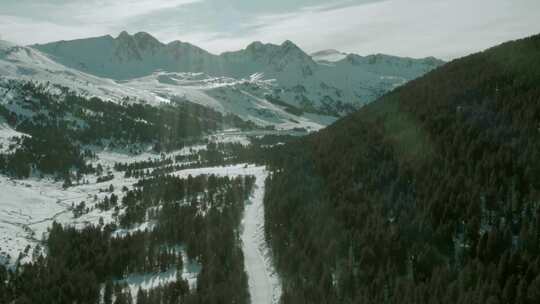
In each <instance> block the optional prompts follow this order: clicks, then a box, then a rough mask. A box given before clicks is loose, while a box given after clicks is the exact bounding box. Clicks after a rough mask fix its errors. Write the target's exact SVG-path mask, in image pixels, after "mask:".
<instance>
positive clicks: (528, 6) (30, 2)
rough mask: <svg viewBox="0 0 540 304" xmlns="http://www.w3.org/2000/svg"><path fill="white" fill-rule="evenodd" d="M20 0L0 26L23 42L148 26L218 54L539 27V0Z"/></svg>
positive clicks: (458, 40)
mask: <svg viewBox="0 0 540 304" xmlns="http://www.w3.org/2000/svg"><path fill="white" fill-rule="evenodd" d="M329 2H330V1H327V0H296V1H293V0H273V1H253V0H114V1H113V0H71V1H68V0H43V1H35V0H18V1H9V2H8V4H6V5H4V4H2V7H1V8H0V34H2V35H3V37H4V39H8V40H12V41H15V42H19V43H34V42H46V41H53V40H60V39H73V38H81V37H88V36H96V35H104V34H116V33H118V32H120V31H121V30H124V29H126V30H128V31H130V32H135V31H147V32H149V33H151V34H153V35H155V36H156V37H157V38H159V39H161V40H163V41H166V42H168V41H172V40H176V39H180V40H183V41H189V42H191V43H193V44H196V45H198V46H200V47H203V48H206V49H208V50H210V51H212V52H214V53H220V52H222V51H226V50H234V49H239V48H243V47H245V46H246V45H247V44H249V43H250V42H252V41H254V40H260V41H264V42H273V43H281V42H282V41H284V40H287V39H289V40H292V41H295V42H296V43H298V44H299V45H300V46H301V47H303V48H304V49H306V50H307V51H317V50H321V49H326V48H335V49H339V50H342V51H345V52H354V53H359V54H371V53H389V54H396V55H402V56H411V57H425V56H432V55H433V56H437V57H441V58H444V59H451V58H455V57H458V56H462V55H465V54H468V53H471V52H475V51H478V50H482V49H484V48H487V47H489V46H492V45H495V44H498V43H500V42H503V41H506V40H510V39H516V38H520V37H524V36H528V35H531V34H535V33H539V32H540V18H538V16H537V15H538V14H537V12H538V11H539V9H540V2H538V0H474V1H470V0H336V1H331V3H329Z"/></svg>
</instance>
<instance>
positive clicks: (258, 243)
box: [242, 168, 281, 304]
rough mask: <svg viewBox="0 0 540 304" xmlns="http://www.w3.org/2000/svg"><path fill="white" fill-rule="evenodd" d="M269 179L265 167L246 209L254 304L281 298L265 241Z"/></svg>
mask: <svg viewBox="0 0 540 304" xmlns="http://www.w3.org/2000/svg"><path fill="white" fill-rule="evenodd" d="M266 176H267V172H266V170H264V168H263V169H262V170H261V172H259V174H256V181H255V190H254V192H253V195H252V198H251V203H250V204H248V205H247V206H246V209H245V211H244V220H243V226H244V227H243V228H244V229H243V231H242V245H243V251H244V263H245V267H246V272H247V273H248V284H249V292H250V295H251V303H253V304H273V303H278V302H279V298H280V296H281V285H280V283H279V279H278V277H277V275H276V273H275V271H274V270H273V266H272V263H271V259H270V254H269V250H268V247H267V245H266V242H265V238H264V205H263V199H264V190H265V188H264V184H265V180H266Z"/></svg>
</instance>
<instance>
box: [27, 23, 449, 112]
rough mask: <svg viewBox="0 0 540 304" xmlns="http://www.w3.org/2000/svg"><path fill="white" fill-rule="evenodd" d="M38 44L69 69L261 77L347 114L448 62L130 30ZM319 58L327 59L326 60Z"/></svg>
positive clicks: (278, 89) (277, 90)
mask: <svg viewBox="0 0 540 304" xmlns="http://www.w3.org/2000/svg"><path fill="white" fill-rule="evenodd" d="M33 47H34V48H36V49H39V50H41V51H42V52H44V53H46V54H48V55H49V56H50V57H51V58H52V59H54V60H56V61H58V62H60V63H62V64H64V65H66V66H69V67H71V68H74V69H78V70H81V71H84V72H87V73H90V74H94V75H97V76H101V77H108V78H112V79H117V80H131V79H135V78H142V77H147V76H149V75H152V74H154V73H156V72H159V71H163V72H169V73H204V74H206V75H209V76H211V77H229V78H235V79H249V78H250V77H251V76H252V75H254V74H256V75H260V76H261V77H263V78H264V79H267V80H270V79H273V80H275V83H274V85H273V87H272V95H273V96H275V97H276V98H279V99H280V100H282V101H284V102H286V103H288V104H292V105H295V106H298V107H301V108H303V109H312V110H313V109H317V110H323V111H325V112H327V113H334V114H343V113H345V112H350V111H351V110H352V109H353V108H357V107H358V106H361V105H363V104H365V103H368V102H370V101H373V100H374V99H376V98H377V97H379V96H380V95H382V94H383V93H385V92H387V91H389V90H391V89H393V88H395V87H396V86H399V85H402V84H403V83H405V82H407V81H409V80H412V79H414V78H416V77H418V76H421V75H422V74H424V73H426V72H428V71H430V70H432V69H433V68H435V67H437V66H439V65H441V64H442V63H443V62H442V61H440V60H437V59H434V58H426V59H411V58H399V57H392V56H386V55H373V56H366V57H361V56H357V55H353V54H349V55H346V56H345V55H344V54H342V53H339V52H337V51H334V52H331V51H326V52H322V53H319V54H315V56H313V57H312V56H310V55H308V54H306V53H305V52H304V51H303V50H301V49H300V48H299V47H298V46H297V45H295V44H294V43H293V42H291V41H285V42H284V43H282V44H281V45H275V44H264V43H261V42H253V43H251V44H250V45H248V46H247V47H246V48H245V49H243V50H239V51H235V52H226V53H223V54H220V55H214V54H211V53H209V52H206V51H205V50H202V49H200V48H198V47H196V46H193V45H191V44H189V43H184V42H179V41H175V42H171V43H168V44H164V43H161V42H159V41H158V40H156V39H155V38H154V37H152V36H151V35H149V34H147V33H137V34H135V35H129V34H128V33H126V32H122V33H121V34H120V35H119V36H118V37H116V38H113V37H111V36H103V37H97V38H90V39H80V40H73V41H60V42H53V43H49V44H43V45H34V46H33ZM336 52H337V53H336ZM338 55H339V56H338ZM321 56H322V57H325V56H326V59H327V60H323V61H321V60H320V59H321ZM329 57H331V58H330V59H331V60H328V59H329ZM351 106H352V107H351Z"/></svg>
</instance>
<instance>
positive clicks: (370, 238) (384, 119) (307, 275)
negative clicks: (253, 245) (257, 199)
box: [265, 36, 540, 303]
mask: <svg viewBox="0 0 540 304" xmlns="http://www.w3.org/2000/svg"><path fill="white" fill-rule="evenodd" d="M280 149H281V150H282V151H281V152H282V153H280V154H276V157H275V159H274V161H273V167H274V169H275V170H274V173H273V175H272V177H271V178H270V179H269V180H268V181H267V195H266V201H265V204H266V212H267V213H266V223H267V239H268V240H269V242H270V244H271V247H272V248H273V250H274V255H275V260H276V263H277V268H278V269H279V271H280V273H281V276H282V278H283V287H284V295H283V302H284V303H539V301H540V258H539V257H540V255H539V254H540V209H539V208H538V207H539V205H540V191H539V190H540V36H533V37H530V38H527V39H523V40H520V41H515V42H509V43H505V44H503V45H501V46H498V47H495V48H492V49H490V50H487V51H485V52H482V53H478V54H474V55H471V56H468V57H465V58H462V59H459V60H455V61H453V62H451V63H449V64H447V65H445V66H443V67H440V68H438V69H437V70H435V71H433V72H431V73H429V74H427V75H425V76H424V77H422V78H419V79H417V80H414V81H412V82H410V83H408V84H407V85H405V86H403V87H401V88H399V89H397V90H395V91H393V92H392V93H390V94H387V95H385V96H383V97H382V98H381V99H379V100H378V101H376V102H374V103H372V104H370V105H368V106H366V107H364V108H362V109H361V110H360V111H358V112H356V113H354V114H353V115H350V116H348V117H346V118H344V119H341V120H340V121H338V122H337V123H336V124H334V125H332V126H331V127H329V128H327V129H325V130H323V131H321V132H319V133H318V134H315V135H313V136H311V137H309V138H307V139H304V140H302V141H300V142H296V143H294V144H290V145H288V146H285V147H282V148H280Z"/></svg>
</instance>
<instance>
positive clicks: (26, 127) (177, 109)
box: [0, 78, 255, 180]
mask: <svg viewBox="0 0 540 304" xmlns="http://www.w3.org/2000/svg"><path fill="white" fill-rule="evenodd" d="M0 96H2V97H1V100H0V123H3V122H4V121H5V122H6V123H7V124H8V125H9V126H10V127H11V128H13V129H15V130H16V131H18V132H21V133H22V134H25V135H26V136H21V137H18V138H15V140H14V142H13V143H12V144H10V145H9V147H8V149H7V150H5V151H0V173H4V174H7V175H10V176H13V177H17V178H25V177H28V176H29V175H30V174H31V173H32V172H37V173H39V174H56V175H58V176H59V177H62V178H63V179H65V180H71V179H73V178H77V177H78V178H80V176H81V174H85V173H92V172H94V171H95V168H92V167H91V166H88V165H87V162H86V160H88V159H90V158H92V157H94V153H93V151H92V148H103V147H107V148H109V149H125V150H127V151H130V152H132V153H136V152H139V151H138V150H140V149H141V145H142V146H144V145H152V146H153V150H154V151H156V152H163V151H170V150H173V149H179V148H182V147H184V146H185V145H188V144H192V143H193V142H197V141H200V140H201V139H202V137H203V136H204V135H207V134H210V133H212V132H215V131H217V130H222V129H224V128H227V127H237V128H240V129H252V128H255V125H254V124H253V123H251V122H245V121H243V120H242V119H240V118H239V117H238V116H236V115H232V114H222V113H220V112H217V111H214V110H212V109H209V108H206V107H203V106H200V105H198V104H194V103H190V102H186V101H182V102H175V103H171V104H165V105H161V106H157V107H156V106H151V105H147V104H144V103H132V102H131V101H130V100H129V99H126V100H125V101H124V102H123V104H117V103H113V102H110V101H104V100H101V99H99V98H95V97H94V98H85V97H82V96H80V95H78V94H76V93H75V92H73V91H71V90H70V89H69V88H66V87H62V86H56V85H44V84H38V83H34V82H27V81H17V80H11V79H4V78H0ZM94 150H95V149H94ZM2 152H3V153H2ZM71 175H74V176H71Z"/></svg>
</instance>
